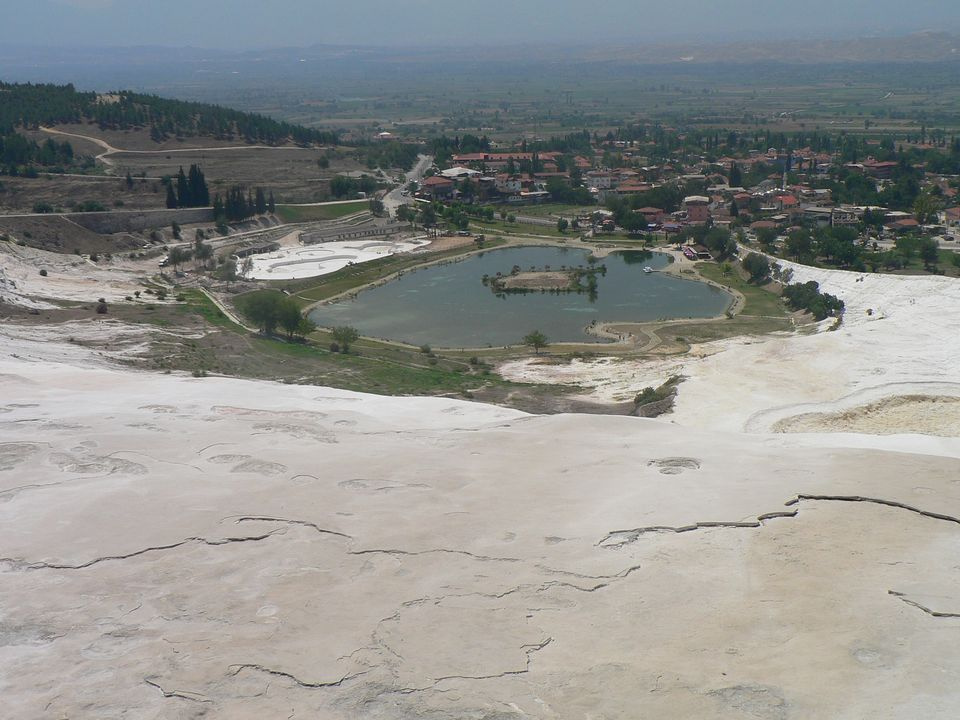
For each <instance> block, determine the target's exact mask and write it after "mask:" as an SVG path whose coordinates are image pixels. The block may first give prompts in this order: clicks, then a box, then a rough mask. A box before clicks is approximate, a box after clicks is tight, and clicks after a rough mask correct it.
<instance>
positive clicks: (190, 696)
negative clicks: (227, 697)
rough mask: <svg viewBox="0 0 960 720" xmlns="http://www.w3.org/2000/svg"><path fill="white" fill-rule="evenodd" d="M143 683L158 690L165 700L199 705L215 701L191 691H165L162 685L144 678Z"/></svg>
mask: <svg viewBox="0 0 960 720" xmlns="http://www.w3.org/2000/svg"><path fill="white" fill-rule="evenodd" d="M143 681H144V682H145V683H146V684H147V685H150V686H151V687H155V688H156V689H157V690H159V691H160V692H161V693H162V694H163V696H164V697H165V698H180V699H181V700H190V701H191V702H198V703H212V702H213V700H210V699H209V698H206V697H204V696H203V695H201V694H200V693H195V692H190V691H189V690H165V689H164V688H163V687H162V686H161V685H160V683H158V682H155V681H153V680H151V679H150V678H144V679H143Z"/></svg>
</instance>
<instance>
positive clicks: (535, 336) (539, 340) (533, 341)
mask: <svg viewBox="0 0 960 720" xmlns="http://www.w3.org/2000/svg"><path fill="white" fill-rule="evenodd" d="M522 342H523V344H524V345H527V346H529V347H532V348H533V351H534V352H535V353H536V354H537V355H539V354H540V349H541V348H545V347H546V346H547V345H548V344H549V343H548V342H547V336H546V335H544V334H543V333H542V332H540V331H539V330H534V331H533V332H529V333H527V334H526V335H524V336H523V340H522Z"/></svg>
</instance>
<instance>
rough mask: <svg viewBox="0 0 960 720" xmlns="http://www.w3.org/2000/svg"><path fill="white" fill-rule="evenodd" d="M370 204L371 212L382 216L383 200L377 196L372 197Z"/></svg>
mask: <svg viewBox="0 0 960 720" xmlns="http://www.w3.org/2000/svg"><path fill="white" fill-rule="evenodd" d="M368 205H369V206H370V212H372V213H373V214H374V215H376V216H377V217H381V216H382V215H383V201H382V200H378V199H377V198H370V201H369V203H368Z"/></svg>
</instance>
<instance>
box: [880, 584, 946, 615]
mask: <svg viewBox="0 0 960 720" xmlns="http://www.w3.org/2000/svg"><path fill="white" fill-rule="evenodd" d="M887 592H888V593H889V594H890V595H893V596H894V597H895V598H899V599H900V600H901V601H903V602H905V603H906V604H907V605H910V606H912V607H915V608H917V609H918V610H923V612H925V613H926V614H927V615H930V616H932V617H935V618H960V613H952V612H941V611H939V610H933V609H931V608H928V607H927V606H926V605H921V604H920V603H918V602H917V601H916V600H911V599H910V598H908V597H907V596H906V595H905V594H904V593H900V592H897V591H896V590H887Z"/></svg>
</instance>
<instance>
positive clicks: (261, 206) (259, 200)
mask: <svg viewBox="0 0 960 720" xmlns="http://www.w3.org/2000/svg"><path fill="white" fill-rule="evenodd" d="M255 204H256V208H257V215H263V214H264V213H265V212H266V211H267V196H266V195H264V193H263V188H257V196H256V201H255Z"/></svg>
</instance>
